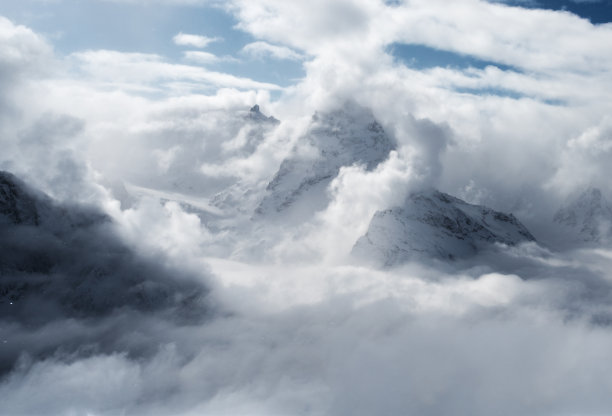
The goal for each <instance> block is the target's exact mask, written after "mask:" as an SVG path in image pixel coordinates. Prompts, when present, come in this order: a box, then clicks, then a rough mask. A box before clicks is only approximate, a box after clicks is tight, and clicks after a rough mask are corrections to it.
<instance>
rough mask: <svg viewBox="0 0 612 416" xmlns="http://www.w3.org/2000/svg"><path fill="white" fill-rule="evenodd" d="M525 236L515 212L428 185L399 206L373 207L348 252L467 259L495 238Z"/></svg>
mask: <svg viewBox="0 0 612 416" xmlns="http://www.w3.org/2000/svg"><path fill="white" fill-rule="evenodd" d="M526 241H535V238H534V237H533V235H531V233H530V232H529V231H528V230H527V229H526V228H525V226H523V225H522V224H521V223H520V222H519V221H518V220H517V219H516V217H514V215H512V214H505V213H502V212H498V211H494V210H492V209H490V208H487V207H483V206H479V205H471V204H468V203H466V202H464V201H462V200H460V199H458V198H455V197H452V196H450V195H447V194H444V193H441V192H438V191H435V190H429V191H423V192H417V193H413V194H412V195H410V196H409V197H408V198H407V199H406V202H405V204H404V205H403V206H401V207H395V208H391V209H388V210H384V211H379V212H377V213H376V214H375V215H374V217H373V218H372V221H371V222H370V226H369V229H368V232H367V233H366V234H365V235H364V236H363V237H361V238H360V239H359V240H358V241H357V243H356V244H355V246H354V248H353V255H355V256H357V257H363V258H370V259H372V260H375V261H376V262H377V263H380V264H382V265H384V266H393V265H397V264H401V263H404V262H406V261H409V260H411V259H415V258H423V257H425V258H437V259H446V260H453V259H458V258H467V257H470V256H473V255H475V254H477V253H478V252H479V251H480V250H482V249H486V248H488V247H490V246H492V245H494V244H495V243H501V244H505V245H509V246H513V245H516V244H519V243H521V242H526Z"/></svg>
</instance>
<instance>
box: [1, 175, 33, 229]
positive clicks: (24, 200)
mask: <svg viewBox="0 0 612 416" xmlns="http://www.w3.org/2000/svg"><path fill="white" fill-rule="evenodd" d="M2 222H5V223H10V224H27V225H38V223H39V216H38V212H37V210H36V203H35V200H34V197H33V196H32V195H31V194H30V193H29V192H27V191H26V188H25V186H24V185H23V184H22V183H21V181H19V180H18V179H17V178H16V177H15V176H14V175H12V174H10V173H8V172H0V223H2Z"/></svg>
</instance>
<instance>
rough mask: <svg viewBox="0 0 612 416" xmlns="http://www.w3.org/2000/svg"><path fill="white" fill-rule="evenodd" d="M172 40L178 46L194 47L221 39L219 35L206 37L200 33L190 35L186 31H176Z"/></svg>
mask: <svg viewBox="0 0 612 416" xmlns="http://www.w3.org/2000/svg"><path fill="white" fill-rule="evenodd" d="M172 40H173V41H174V43H175V44H177V45H179V46H193V47H196V48H205V47H206V46H208V45H209V44H211V43H213V42H219V41H221V40H222V39H221V38H219V37H213V38H211V37H208V36H202V35H191V34H188V33H183V32H181V33H177V34H176V35H175V36H174V37H173V38H172Z"/></svg>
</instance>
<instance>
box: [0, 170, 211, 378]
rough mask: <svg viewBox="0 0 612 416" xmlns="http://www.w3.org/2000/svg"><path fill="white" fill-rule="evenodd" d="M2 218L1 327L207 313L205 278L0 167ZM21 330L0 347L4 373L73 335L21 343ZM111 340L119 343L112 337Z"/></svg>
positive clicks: (92, 339) (190, 318) (176, 318)
mask: <svg viewBox="0 0 612 416" xmlns="http://www.w3.org/2000/svg"><path fill="white" fill-rule="evenodd" d="M0 219H1V220H0V328H2V327H6V326H8V327H9V328H13V329H14V330H15V328H21V329H20V330H15V331H16V332H18V333H19V334H20V335H19V336H22V335H23V333H22V331H25V332H27V331H28V328H41V327H45V326H47V325H59V324H60V323H62V322H68V321H70V322H80V321H84V322H88V325H94V326H95V325H97V323H100V322H106V324H105V325H106V326H107V329H108V328H113V327H114V328H117V327H116V325H119V324H118V321H119V317H120V316H123V315H125V314H130V315H139V316H146V315H149V316H157V317H158V318H161V319H170V320H172V321H173V322H178V323H184V324H187V323H189V322H195V321H200V320H201V319H203V318H204V317H205V316H207V315H208V314H209V309H208V308H207V306H206V303H205V298H206V295H207V293H208V291H207V289H206V288H205V287H204V286H203V285H202V284H201V283H199V282H197V281H196V279H195V278H194V277H192V276H189V275H187V274H186V273H185V272H182V271H178V270H175V269H173V268H172V267H171V266H169V265H167V264H165V263H164V261H163V260H158V259H154V258H152V257H145V256H143V255H139V254H137V253H135V252H134V251H133V250H132V249H130V248H129V247H128V246H126V245H125V244H124V243H123V242H122V241H121V239H120V238H119V237H118V236H117V235H116V234H115V229H114V228H113V224H112V222H111V220H110V219H109V218H108V217H107V216H105V215H104V214H102V213H100V212H99V211H97V210H95V209H93V208H86V207H82V206H70V205H60V204H57V203H56V202H54V201H52V200H51V199H50V198H48V197H46V196H44V195H42V194H39V193H37V192H36V191H34V190H31V189H29V188H28V187H27V186H26V185H25V184H24V183H22V182H21V181H19V180H18V179H17V178H15V177H14V176H13V175H11V174H8V173H6V172H1V173H0ZM116 330H117V329H116ZM19 336H14V337H13V339H12V340H11V341H12V342H11V343H10V344H8V343H7V344H6V345H4V346H3V348H2V349H0V373H2V371H5V370H7V369H10V368H11V367H12V366H13V364H14V363H15V362H16V361H15V360H16V359H17V357H18V356H19V354H21V353H29V354H31V355H34V356H37V355H39V354H43V353H45V354H46V353H50V352H51V351H53V350H55V349H56V348H58V347H60V346H62V347H63V348H65V347H66V345H70V342H72V341H74V339H71V341H70V340H66V339H64V340H60V338H61V337H57V338H56V337H54V336H52V335H50V336H49V337H48V338H47V339H45V340H44V342H41V343H40V344H38V345H33V344H32V343H26V344H24V346H22V347H19V343H18V342H16V340H15V339H19ZM98 336H99V334H97V333H95V331H94V332H92V333H90V334H88V336H87V337H86V338H87V342H89V343H92V344H96V343H98V341H99V339H98ZM69 341H70V342H69ZM106 345H107V347H108V348H110V349H111V350H112V349H113V348H115V347H114V346H113V345H114V341H113V340H112V339H111V340H107V341H106ZM26 346H27V348H26ZM72 346H73V347H74V348H77V349H78V348H80V346H79V344H78V343H76V344H72Z"/></svg>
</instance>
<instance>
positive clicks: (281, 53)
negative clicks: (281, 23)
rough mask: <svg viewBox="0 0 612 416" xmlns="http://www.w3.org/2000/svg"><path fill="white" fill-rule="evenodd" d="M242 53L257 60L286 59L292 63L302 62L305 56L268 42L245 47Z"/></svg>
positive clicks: (254, 43) (258, 42)
mask: <svg viewBox="0 0 612 416" xmlns="http://www.w3.org/2000/svg"><path fill="white" fill-rule="evenodd" d="M241 53H243V54H245V55H248V56H251V57H253V58H256V59H263V58H272V59H281V60H282V59H286V60H290V61H301V60H303V59H304V56H303V55H301V54H299V53H297V52H296V51H294V50H293V49H290V48H288V47H286V46H278V45H272V44H270V43H267V42H263V41H257V42H252V43H249V44H247V45H245V46H244V47H243V48H242V51H241Z"/></svg>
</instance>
